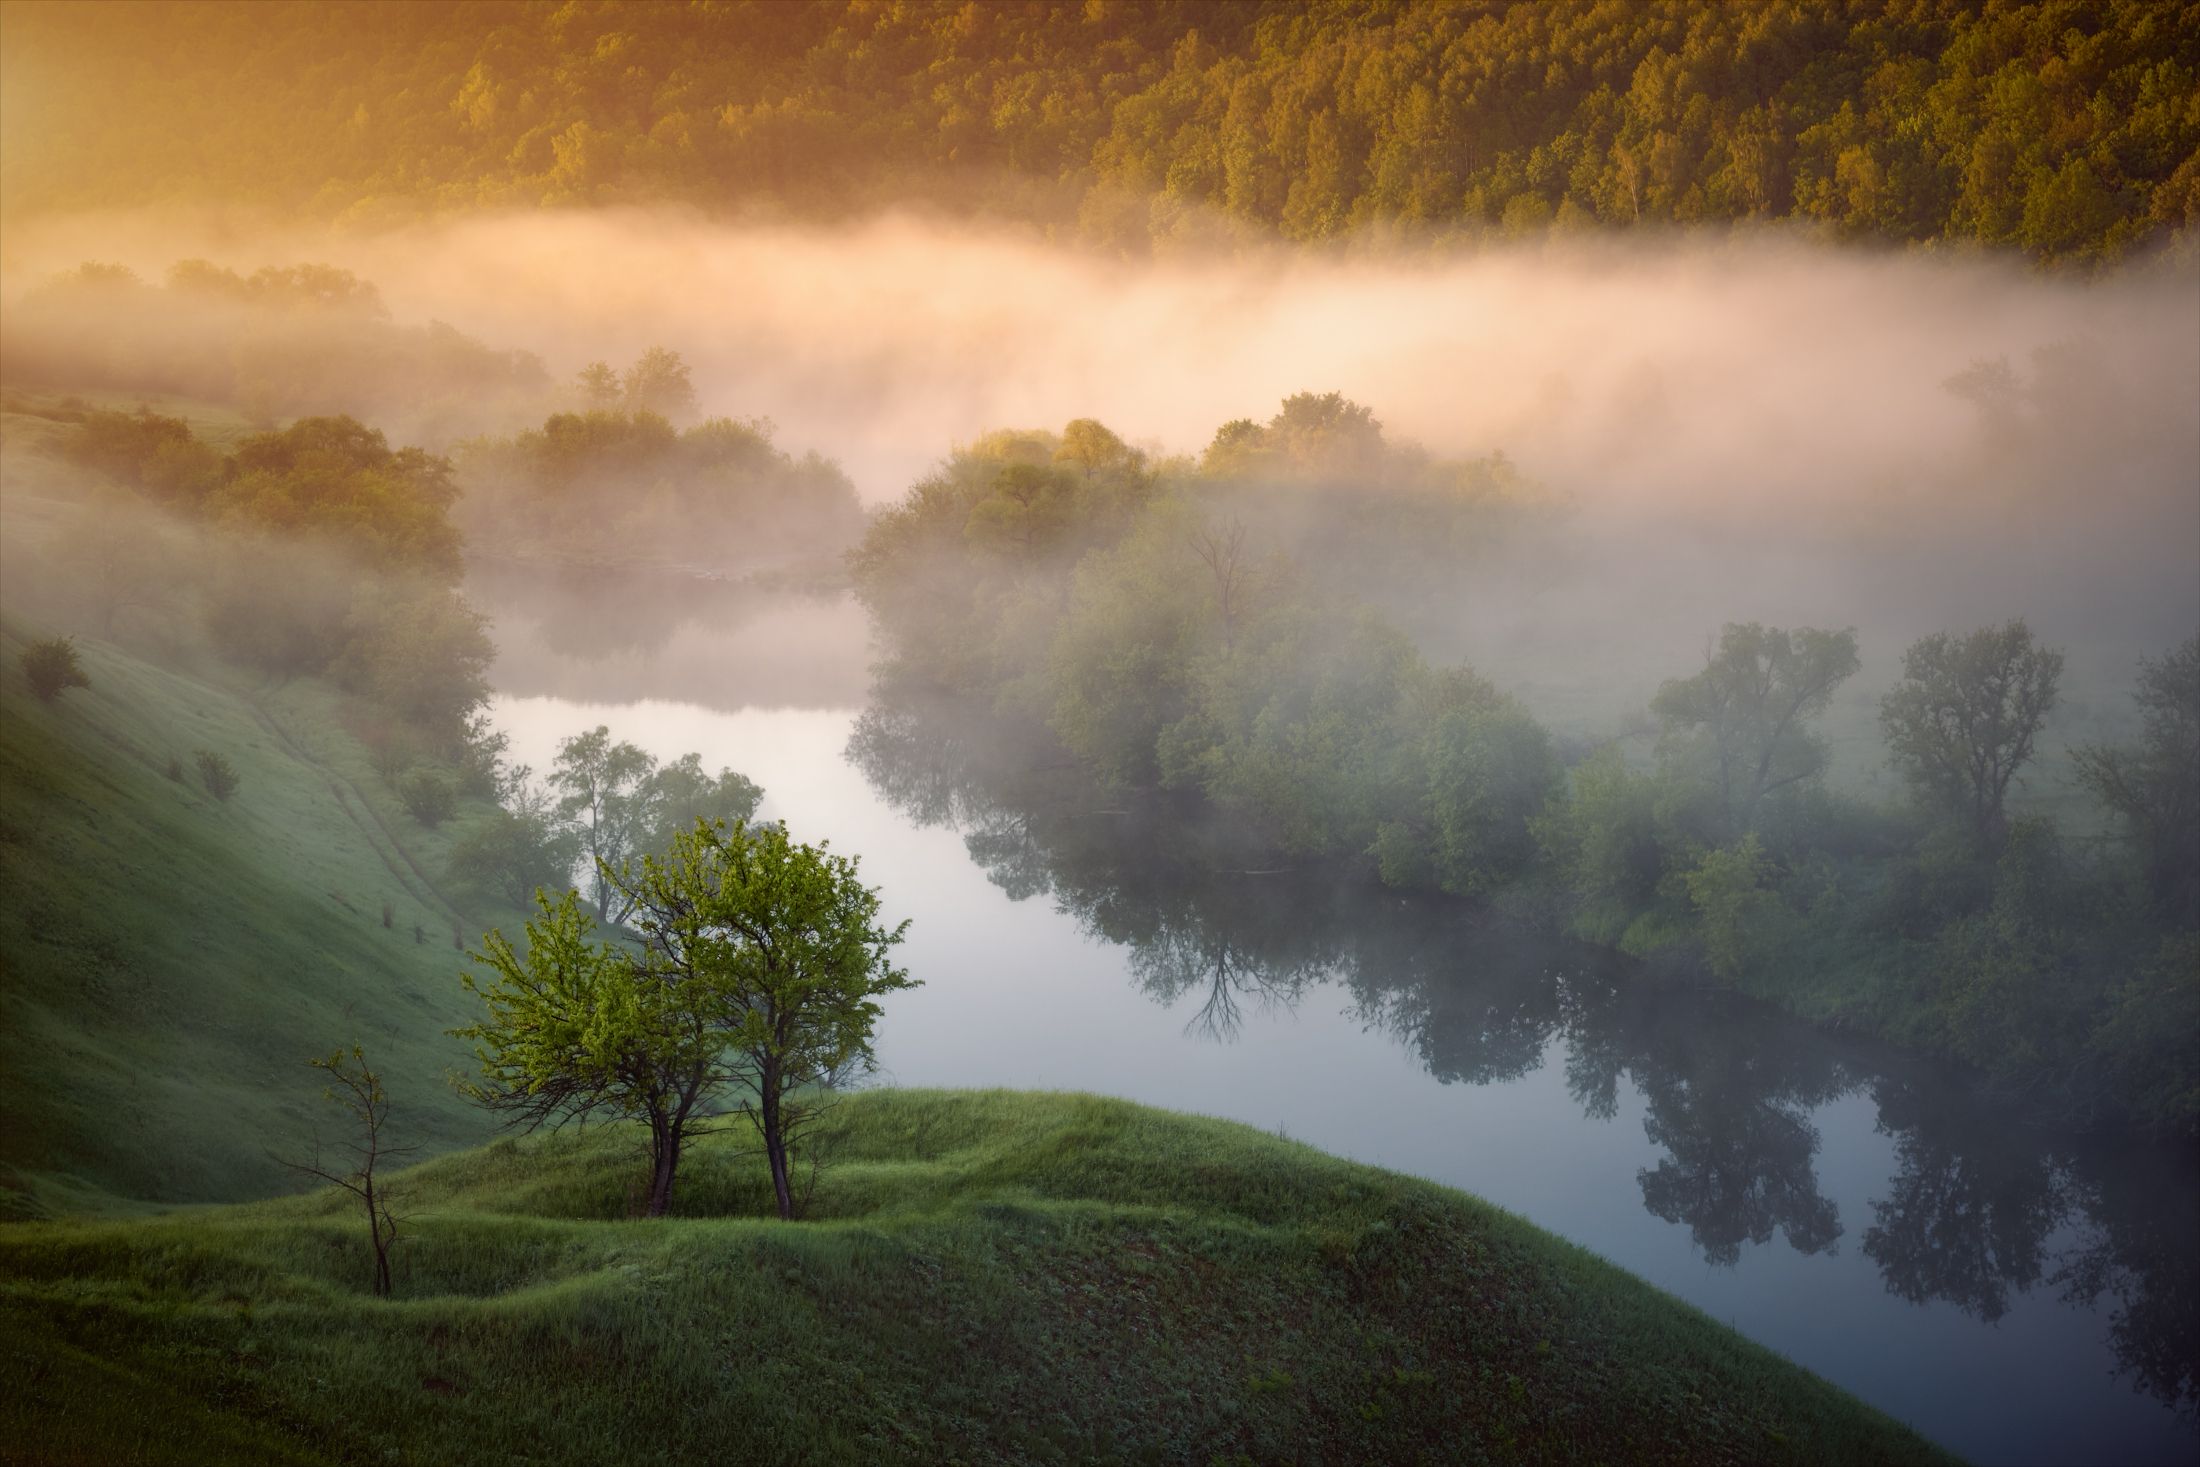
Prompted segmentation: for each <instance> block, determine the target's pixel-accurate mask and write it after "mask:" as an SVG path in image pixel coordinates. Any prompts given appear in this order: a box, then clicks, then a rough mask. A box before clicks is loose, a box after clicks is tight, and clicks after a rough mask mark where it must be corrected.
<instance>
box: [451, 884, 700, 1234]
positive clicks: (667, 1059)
mask: <svg viewBox="0 0 2200 1467" xmlns="http://www.w3.org/2000/svg"><path fill="white" fill-rule="evenodd" d="M535 904H536V908H537V910H538V912H539V913H540V915H539V916H537V917H534V918H530V919H529V920H528V923H527V942H526V946H525V949H524V950H521V949H518V948H515V947H513V945H512V944H511V942H510V941H509V940H508V939H506V938H505V936H504V934H503V933H502V932H501V931H492V932H490V933H489V934H488V935H487V936H486V937H484V938H483V939H482V945H481V951H479V952H477V953H474V954H472V955H471V956H472V958H473V960H474V962H475V963H477V964H479V965H480V966H482V967H484V968H486V969H488V970H489V973H490V974H491V975H492V976H490V977H489V978H487V979H482V978H479V977H477V976H476V975H474V974H472V973H466V974H462V975H461V976H460V980H459V981H460V982H462V983H463V984H465V986H466V989H467V991H468V992H469V993H472V994H473V995H475V996H476V997H478V998H479V999H481V1001H482V1002H483V1004H485V1005H486V1006H487V1008H488V1011H489V1012H488V1017H487V1018H486V1019H484V1020H483V1021H482V1022H480V1023H478V1024H469V1025H467V1026H466V1027H465V1028H462V1029H454V1030H453V1031H451V1032H452V1033H453V1034H454V1035H455V1036H456V1037H458V1038H460V1039H466V1040H470V1041H471V1042H472V1044H473V1047H474V1059H475V1061H476V1063H477V1064H478V1066H479V1074H478V1076H476V1077H468V1078H464V1079H461V1080H460V1081H459V1082H458V1089H459V1092H460V1093H461V1094H463V1095H465V1096H467V1097H468V1098H469V1099H471V1100H474V1101H476V1102H477V1103H479V1104H481V1105H483V1106H485V1107H487V1108H488V1109H489V1110H491V1111H493V1112H496V1113H497V1114H499V1115H502V1116H504V1117H505V1118H506V1120H507V1122H508V1123H509V1124H512V1125H516V1126H519V1127H521V1128H523V1129H526V1130H533V1129H535V1128H536V1127H538V1126H541V1125H543V1124H544V1123H546V1122H548V1123H551V1124H554V1125H555V1124H563V1123H564V1122H565V1121H568V1120H579V1119H586V1118H588V1117H591V1116H598V1115H608V1116H615V1117H619V1118H622V1119H630V1120H639V1121H642V1122H644V1123H645V1124H646V1125H647V1127H648V1130H649V1188H648V1191H647V1193H646V1194H645V1198H644V1210H645V1211H646V1212H647V1213H648V1215H649V1216H651V1217H662V1216H664V1214H665V1212H666V1211H667V1210H668V1209H669V1208H670V1207H671V1206H672V1188H673V1183H674V1182H675V1181H676V1180H677V1178H678V1172H679V1165H680V1157H681V1154H682V1153H683V1152H685V1151H686V1149H687V1147H688V1145H689V1143H690V1142H691V1141H692V1140H693V1139H694V1138H695V1137H696V1136H698V1135H700V1134H702V1133H703V1132H704V1131H705V1130H706V1129H707V1125H706V1120H707V1107H708V1105H709V1102H710V1101H711V1099H712V1097H713V1096H714V1095H715V1094H716V1093H717V1092H718V1091H719V1090H720V1089H721V1088H722V1087H723V1086H724V1085H725V1084H726V1083H727V1082H728V1080H730V1079H731V1077H732V1076H731V1070H730V1067H729V1066H728V1064H727V1061H726V1043H725V1037H724V1034H723V1032H722V1029H721V1027H720V1020H721V1019H722V1018H723V1016H724V1010H725V1005H724V1000H723V994H722V991H721V989H720V987H719V986H718V985H716V984H714V983H711V982H708V981H698V980H697V978H696V976H695V975H693V974H684V973H681V972H679V971H678V970H677V969H673V968H668V967H667V966H666V965H665V964H664V963H663V962H662V961H661V959H660V955H659V953H658V952H657V951H656V950H654V949H651V950H647V951H645V952H643V953H639V954H638V953H636V952H635V951H634V950H633V949H632V948H630V947H626V946H623V945H621V944H617V943H613V942H608V941H607V942H600V943H599V942H596V941H594V940H593V939H594V936H595V931H596V924H595V923H594V922H593V921H592V920H590V918H589V916H588V914H587V913H585V912H583V911H582V910H581V908H580V900H579V896H578V894H577V893H575V892H572V891H568V892H566V893H565V895H563V896H562V897H559V898H558V899H557V900H556V901H552V900H551V899H550V898H549V897H548V896H547V895H545V894H544V893H542V892H539V891H538V892H537V893H536V894H535Z"/></svg>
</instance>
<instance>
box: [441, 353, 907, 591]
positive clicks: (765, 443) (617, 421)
mask: <svg viewBox="0 0 2200 1467" xmlns="http://www.w3.org/2000/svg"><path fill="white" fill-rule="evenodd" d="M577 385H578V390H579V395H580V397H581V398H582V400H583V401H584V402H585V403H587V404H588V406H587V407H586V408H585V409H584V410H583V411H580V412H560V413H553V414H552V415H551V416H550V417H549V418H547V419H546V420H545V421H544V422H543V425H542V426H541V427H540V428H530V429H528V430H526V431H524V432H522V433H519V434H516V435H514V436H512V437H509V438H500V439H481V440H477V441H475V442H473V443H470V444H468V445H467V446H466V447H465V449H464V450H463V451H462V453H461V455H460V457H459V465H460V473H461V478H462V480H463V483H464V486H465V491H466V492H465V497H464V499H463V500H462V501H461V503H460V505H459V510H458V515H459V519H460V522H461V523H462V524H463V525H464V527H465V529H466V532H467V534H468V536H469V537H470V538H471V539H472V541H473V542H474V544H475V545H477V546H479V547H483V548H488V547H495V550H496V551H497V553H501V554H505V555H510V556H516V557H520V558H528V559H554V560H561V561H569V562H612V563H616V562H624V561H635V560H650V561H658V562H665V561H672V562H678V563H681V564H685V565H690V566H696V567H707V568H711V569H725V568H728V567H731V566H757V565H770V564H774V563H780V562H786V561H790V560H802V559H809V560H821V559H829V558H831V557H833V556H837V555H838V554H839V553H840V552H841V551H842V550H844V549H845V548H846V547H847V546H848V545H849V544H851V543H852V542H853V541H854V539H855V537H856V535H857V534H858V533H859V532H860V530H861V529H862V525H863V511H862V507H861V505H860V504H859V502H858V501H857V499H856V492H855V486H854V485H853V484H851V483H850V482H849V480H848V477H847V475H846V474H844V473H842V472H841V471H840V468H839V466H838V465H836V464H834V463H832V462H831V461H829V460H827V459H824V458H821V457H820V456H819V455H817V454H816V453H815V452H812V453H808V454H805V455H803V456H802V457H801V458H799V459H798V458H795V457H794V456H792V455H791V454H788V453H787V452H785V451H784V450H782V449H780V448H779V447H777V446H776V445H775V444H774V443H773V442H772V433H773V426H772V424H771V423H770V421H769V420H766V419H761V418H751V419H734V418H708V419H705V420H703V421H701V422H694V423H692V424H691V425H690V426H688V427H686V428H680V427H676V426H675V423H676V422H677V421H680V420H683V419H692V418H693V417H694V415H695V391H694V387H693V385H692V383H691V382H690V381H689V378H688V370H687V367H686V364H685V363H684V362H682V361H681V359H680V356H679V354H678V353H677V352H672V351H668V350H666V349H664V348H662V347H652V348H651V349H650V350H649V351H648V352H646V353H644V354H643V356H642V357H641V358H640V359H639V360H637V361H636V362H635V363H634V364H633V365H632V366H630V367H628V368H627V370H626V371H625V372H624V373H623V374H620V373H616V372H613V371H612V370H611V368H610V367H609V366H608V365H606V364H604V363H601V362H597V363H592V364H591V365H590V366H588V367H587V368H585V369H584V370H583V371H582V372H581V374H580V378H579V382H578V384H577Z"/></svg>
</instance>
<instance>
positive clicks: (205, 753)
mask: <svg viewBox="0 0 2200 1467" xmlns="http://www.w3.org/2000/svg"><path fill="white" fill-rule="evenodd" d="M191 762H192V764H193V766H194V767H196V768H197V769H198V771H199V783H200V784H202V785H205V786H206V792H207V793H208V794H210V795H212V796H213V797H214V798H215V799H217V800H222V801H225V802H226V801H227V800H228V799H229V797H230V796H231V795H233V794H235V793H236V792H237V766H236V765H234V764H231V763H230V762H229V759H228V756H227V755H224V754H217V753H216V752H214V751H213V750H212V749H201V750H199V751H198V752H197V753H195V754H193V755H192V756H191Z"/></svg>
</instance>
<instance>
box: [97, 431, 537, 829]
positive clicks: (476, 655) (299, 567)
mask: <svg viewBox="0 0 2200 1467" xmlns="http://www.w3.org/2000/svg"><path fill="white" fill-rule="evenodd" d="M62 411H63V412H64V415H68V414H67V413H66V410H62ZM73 416H74V417H75V419H76V421H75V422H74V424H73V426H71V427H70V428H69V429H68V430H67V432H66V433H65V434H64V436H63V437H62V440H61V451H62V453H63V455H64V456H65V457H66V458H67V459H69V460H71V461H72V462H74V463H76V464H77V465H79V466H81V467H82V468H84V469H86V470H89V471H92V472H93V473H95V474H96V475H98V476H99V477H100V478H101V479H102V480H107V481H113V482H117V483H120V484H123V485H126V486H129V487H130V488H131V489H134V490H135V491H137V492H138V493H139V494H140V495H142V496H143V497H144V498H145V499H147V500H150V501H151V502H152V503H153V504H154V505H157V506H158V507H159V508H160V509H162V510H164V511H166V512H167V513H166V514H165V515H151V514H146V513H144V512H142V511H138V510H133V509H132V508H131V507H129V506H127V505H105V506H97V505H95V506H94V507H93V509H92V512H90V513H88V514H86V515H84V516H83V517H82V519H81V521H80V524H79V527H78V529H77V530H76V531H75V532H74V533H73V534H72V535H70V536H68V537H66V538H65V539H64V540H63V542H62V543H61V544H59V545H58V546H57V547H56V548H55V552H54V553H55V558H56V560H57V561H59V562H61V563H62V564H63V565H64V566H66V568H67V569H68V570H70V571H71V572H73V584H74V589H75V593H76V595H77V596H78V597H79V598H81V599H82V600H83V601H85V602H86V603H88V604H87V609H88V610H89V611H91V612H92V613H93V614H94V615H95V616H96V617H97V619H98V621H99V623H100V626H101V629H102V630H103V631H106V632H109V633H112V631H113V628H114V625H115V622H116V620H117V618H118V617H122V616H125V615H128V614H139V613H142V614H146V615H149V616H152V617H154V618H155V619H165V618H166V617H168V616H170V615H172V614H173V613H174V611H175V610H177V609H178V607H179V605H180V606H182V607H188V608H191V609H195V611H196V612H197V614H198V615H199V617H200V618H201V619H202V620H203V623H204V625H205V628H206V631H207V633H208V634H209V636H210V637H211V639H212V641H213V643H214V645H215V646H216V647H217V648H218V649H220V651H221V652H222V653H223V654H224V655H226V656H227V657H229V658H231V659H233V660H235V661H237V662H239V663H242V664H244V665H246V666H249V667H252V668H255V669H257V670H259V671H260V672H262V673H265V674H267V675H269V676H272V677H278V678H290V677H299V676H314V675H325V676H327V677H330V678H332V679H333V680H334V681H336V682H337V683H338V684H340V685H341V686H343V687H345V688H347V689H349V690H350V691H352V692H354V693H357V694H359V695H361V696H363V697H365V698H367V699H369V700H370V701H371V702H373V703H374V704H375V705H377V706H378V707H380V708H381V709H383V710H384V711H386V712H387V713H388V714H389V715H391V716H392V717H393V718H394V719H395V720H397V722H398V723H399V724H400V725H402V726H403V727H404V728H405V729H406V730H408V737H409V739H410V741H411V742H412V743H414V744H417V745H418V746H419V747H420V748H421V749H422V750H423V751H426V752H430V753H432V754H434V755H435V756H436V757H438V758H441V759H445V760H449V761H455V762H456V763H457V764H458V765H459V766H460V767H461V769H462V770H464V771H466V772H467V777H468V779H469V782H470V783H472V784H474V785H476V786H478V790H477V792H478V793H481V794H484V795H486V794H489V793H491V792H493V787H494V773H495V756H496V754H497V752H498V749H499V748H500V745H499V744H498V742H497V740H495V739H494V738H493V737H492V736H490V735H489V734H488V733H487V732H486V729H485V726H484V724H483V722H482V720H481V718H480V716H479V715H480V708H481V705H482V703H483V702H484V701H485V700H486V699H487V697H488V693H489V685H488V679H487V672H488V667H489V663H490V661H491V660H492V658H493V657H494V655H495V654H494V649H493V647H492V646H491V644H490V641H489V636H488V632H487V627H486V623H485V622H484V620H483V618H482V617H481V615H480V614H479V613H478V612H476V611H475V610H474V608H473V607H472V606H471V605H469V604H468V603H467V601H466V600H465V598H464V597H463V596H461V595H460V594H459V590H458V584H459V579H460V574H461V571H462V564H461V559H460V539H459V533H458V530H457V527H456V526H454V525H453V524H452V522H451V518H450V509H451V505H452V503H453V501H454V500H455V499H456V497H457V493H458V490H457V486H456V482H455V480H454V478H453V476H452V471H451V465H450V462H449V460H447V459H444V458H442V457H439V456H437V455H435V454H431V453H427V452H425V451H423V450H421V449H417V448H396V449H393V448H391V447H390V446H389V443H388V440H386V439H385V438H384V437H383V436H382V434H381V433H379V432H376V431H375V430H373V429H371V428H367V427H364V426H362V425H361V424H360V423H359V422H357V421H356V420H354V419H352V418H348V417H335V418H301V419H299V420H298V421H297V422H295V423H292V424H291V425H290V426H289V427H287V428H284V429H282V430H280V431H278V432H269V433H260V434H254V435H250V436H248V437H245V438H243V439H241V440H240V441H239V442H238V443H237V445H236V446H235V448H234V449H233V450H232V451H230V452H228V453H222V452H220V451H218V450H216V449H215V448H213V447H211V446H210V445H208V444H207V443H205V442H204V441H202V440H201V439H199V438H198V437H197V436H196V435H195V434H194V433H193V432H192V430H191V425H190V424H189V423H188V422H186V421H185V420H183V419H181V418H172V417H164V416H162V415H160V414H158V413H154V412H151V411H149V410H146V409H140V410H139V411H137V412H135V413H121V412H106V411H99V410H81V411H78V412H76V413H74V414H73Z"/></svg>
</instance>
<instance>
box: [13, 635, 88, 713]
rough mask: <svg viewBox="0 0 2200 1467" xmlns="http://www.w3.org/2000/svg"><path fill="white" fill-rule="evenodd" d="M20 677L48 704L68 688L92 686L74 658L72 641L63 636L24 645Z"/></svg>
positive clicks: (81, 665) (82, 667)
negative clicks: (27, 681)
mask: <svg viewBox="0 0 2200 1467" xmlns="http://www.w3.org/2000/svg"><path fill="white" fill-rule="evenodd" d="M23 676H24V677H25V678H26V679H28V680H29V682H30V685H31V691H32V692H34V693H36V694H37V695H38V701H39V702H41V703H51V702H52V701H53V700H54V699H56V698H58V697H60V696H61V695H62V694H63V693H65V692H67V691H68V690H69V689H71V688H88V687H90V686H91V685H92V680H91V679H90V678H88V677H86V676H85V675H84V665H83V664H82V663H81V662H79V661H78V660H77V656H76V643H74V642H72V641H70V640H69V639H68V638H67V637H48V638H46V639H45V640H44V641H41V642H33V643H31V644H30V645H29V646H28V647H25V648H24V649H23Z"/></svg>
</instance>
